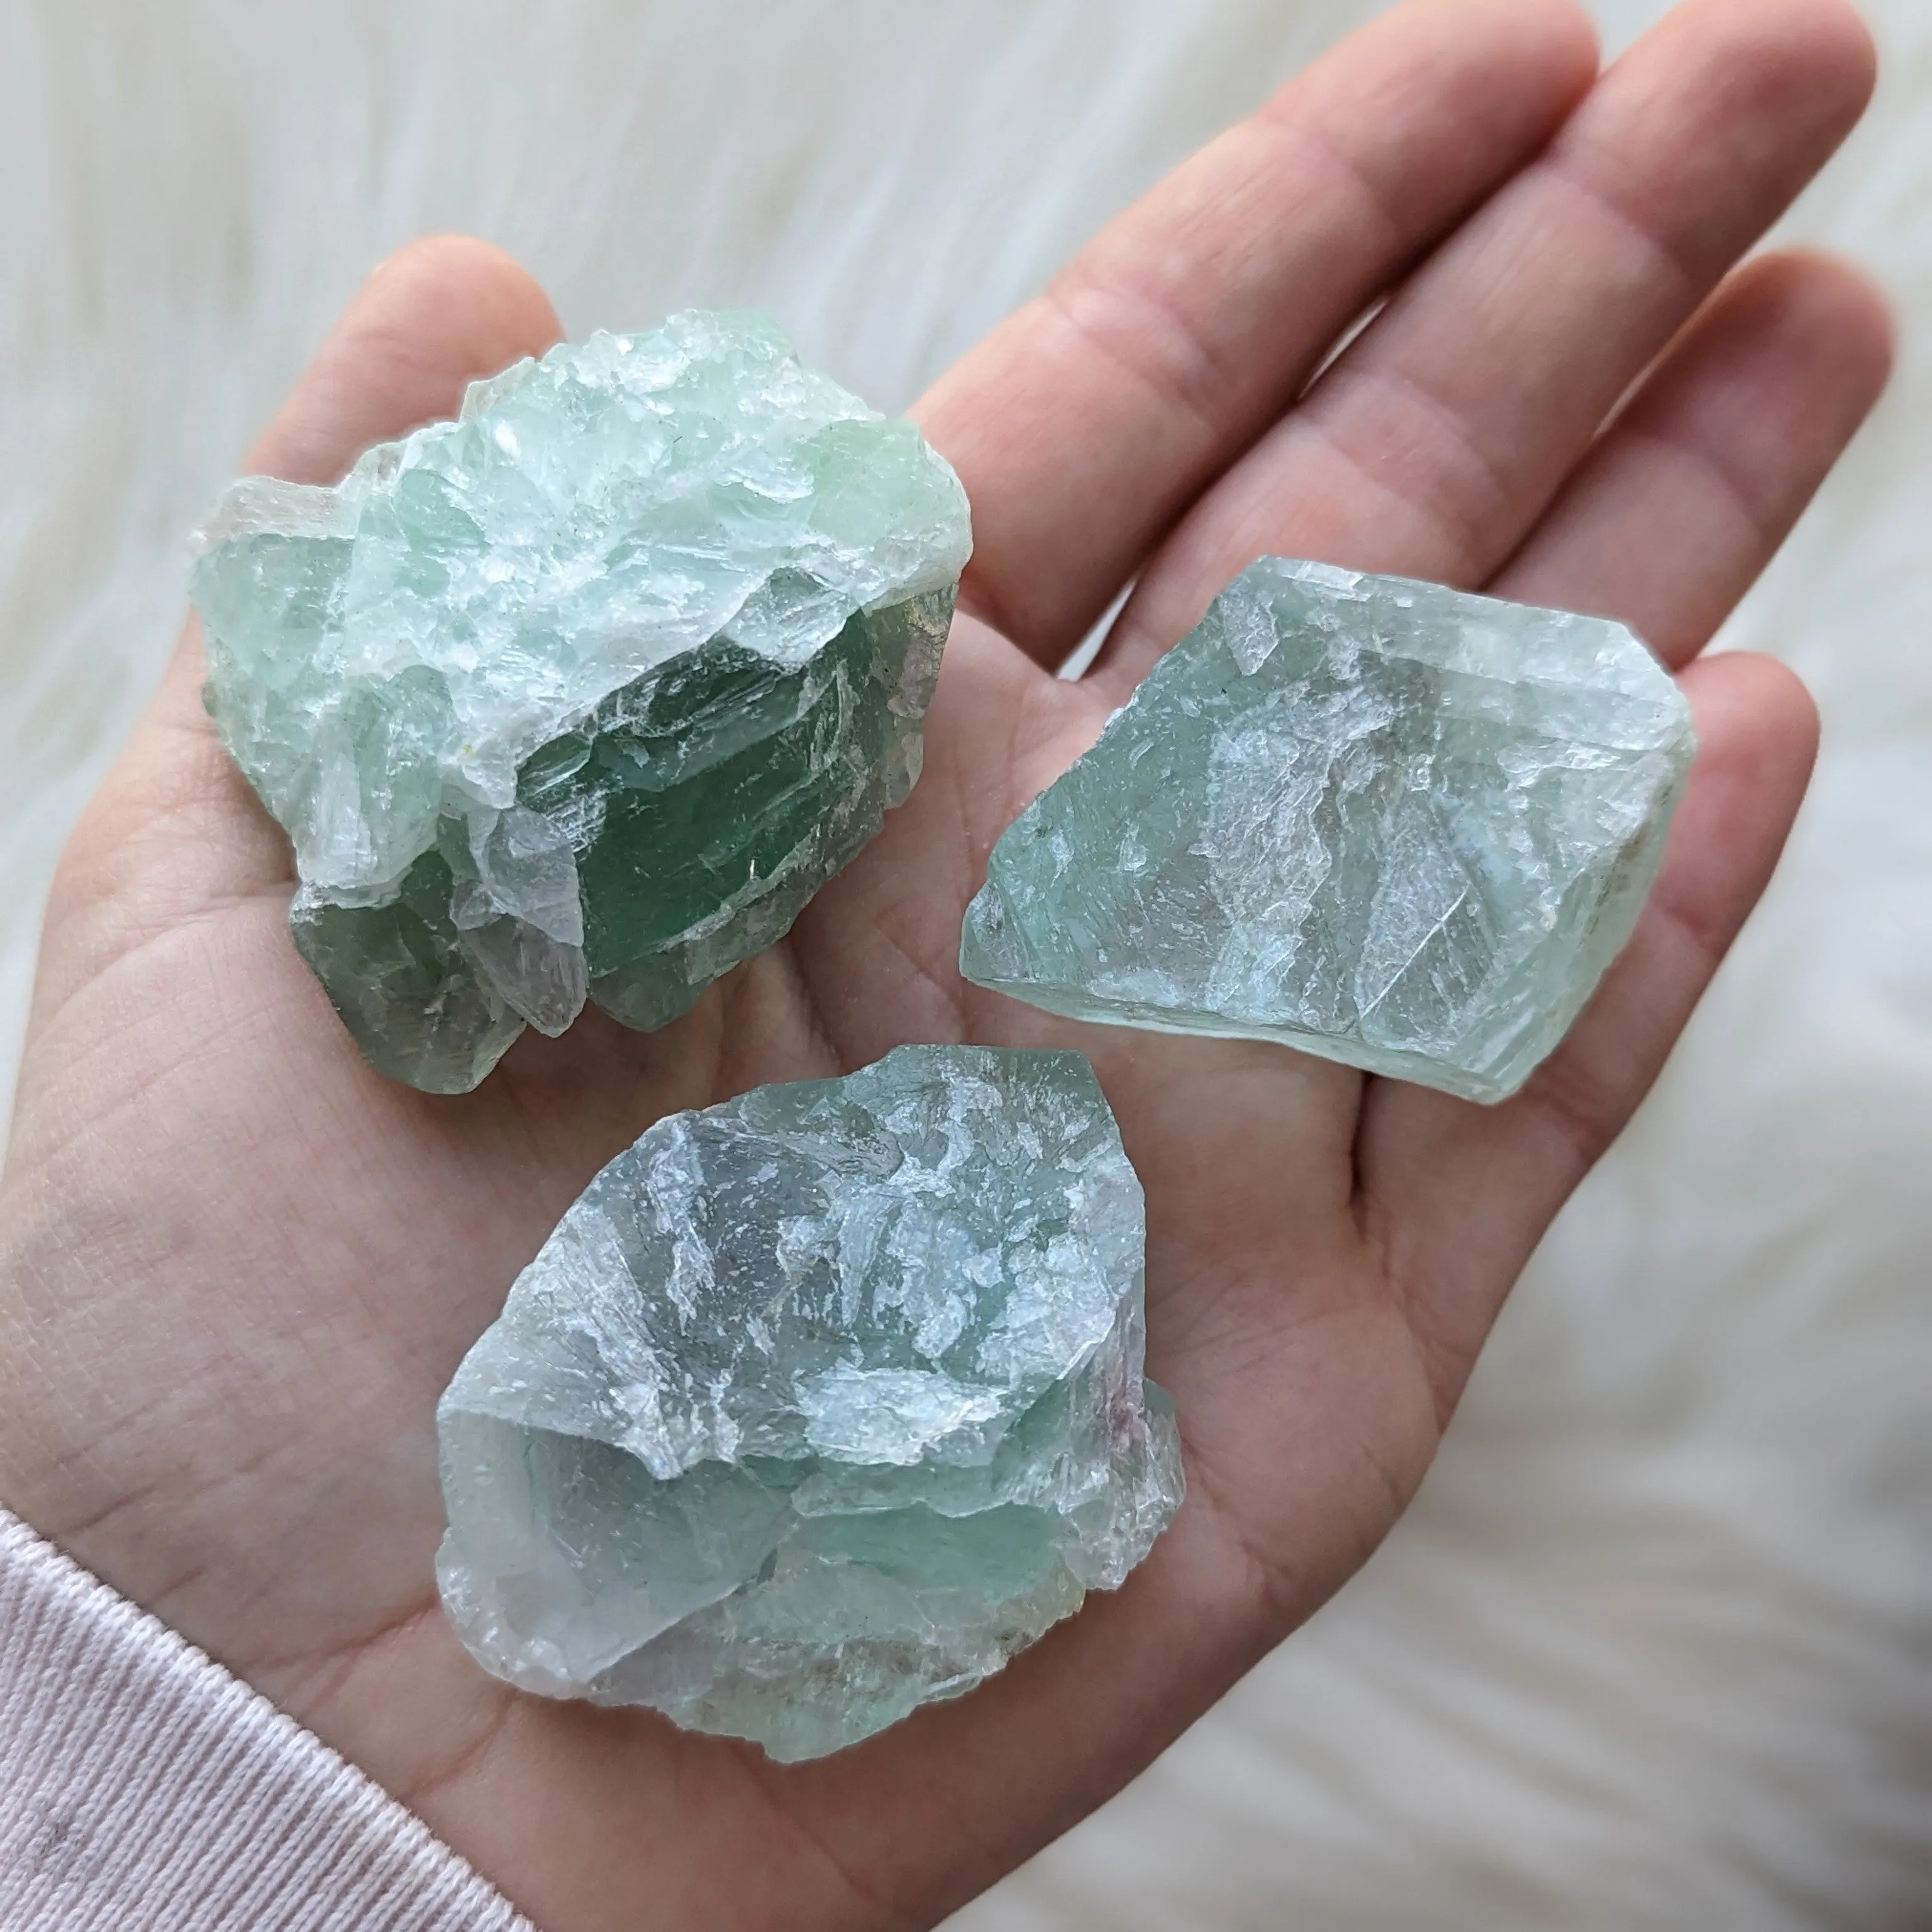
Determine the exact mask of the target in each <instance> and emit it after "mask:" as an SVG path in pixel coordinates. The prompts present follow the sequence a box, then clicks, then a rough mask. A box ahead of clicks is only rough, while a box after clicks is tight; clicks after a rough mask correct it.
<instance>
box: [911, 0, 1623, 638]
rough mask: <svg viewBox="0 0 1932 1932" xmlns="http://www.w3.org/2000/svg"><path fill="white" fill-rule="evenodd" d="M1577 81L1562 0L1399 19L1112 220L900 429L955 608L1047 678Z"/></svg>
mask: <svg viewBox="0 0 1932 1932" xmlns="http://www.w3.org/2000/svg"><path fill="white" fill-rule="evenodd" d="M1595 69H1596V49H1595V40H1594V38H1593V36H1592V31H1591V29H1590V28H1589V23H1588V22H1587V20H1586V18H1585V17H1584V16H1583V13H1582V12H1581V10H1580V9H1579V8H1578V7H1577V6H1576V5H1574V4H1573V0H1411V4H1410V5H1406V6H1404V7H1400V8H1399V9H1397V10H1396V11H1395V12H1394V13H1392V14H1391V15H1390V16H1389V17H1387V18H1386V19H1385V20H1382V21H1380V22H1379V23H1377V24H1376V25H1375V26H1372V27H1370V28H1368V29H1367V30H1366V31H1364V32H1362V33H1361V34H1357V35H1355V37H1353V38H1352V39H1351V40H1348V41H1347V42H1346V43H1344V44H1343V46H1341V47H1340V49H1337V51H1336V52H1334V53H1332V54H1331V55H1329V56H1328V58H1326V59H1325V60H1323V61H1322V62H1319V63H1318V64H1317V65H1316V66H1315V67H1313V68H1311V69H1310V70H1309V71H1308V72H1307V73H1306V74H1304V75H1302V76H1301V77H1300V78H1299V79H1298V80H1295V81H1294V82H1293V83H1291V84H1290V85H1289V86H1288V87H1286V88H1285V89H1283V91H1282V92H1280V94H1279V95H1277V96H1276V98H1274V101H1271V103H1270V104H1268V107H1265V108H1264V109H1263V110H1262V112H1261V113H1259V114H1258V115H1256V116H1255V117H1254V118H1253V119H1252V120H1250V121H1247V122H1245V123H1244V124H1242V125H1241V126H1240V127H1236V128H1235V129H1234V130H1232V131H1231V132H1230V133H1227V134H1226V135H1223V136H1222V137H1221V139H1219V140H1218V141H1216V142H1214V144H1213V145H1211V146H1210V147H1208V148H1206V149H1205V150H1204V151H1202V153H1201V154H1198V155H1197V156H1196V157H1195V158H1194V159H1193V160H1192V161H1190V162H1189V163H1187V165H1186V166H1184V167H1183V168H1181V169H1180V170H1179V171H1178V172H1177V173H1175V175H1172V177H1170V178H1169V180H1168V181H1166V182H1165V183H1164V184H1163V185H1162V186H1161V187H1159V188H1157V189H1156V190H1154V193H1152V194H1151V195H1149V196H1148V197H1147V198H1146V199H1145V200H1144V201H1142V202H1141V203H1140V204H1139V205H1138V206H1136V207H1135V208H1133V209H1131V210H1130V211H1129V212H1128V213H1127V214H1125V215H1124V216H1123V217H1121V219H1120V220H1118V221H1117V222H1115V223H1114V224H1113V226H1112V227H1110V228H1109V229H1107V230H1106V233H1103V235H1102V236H1100V238H1099V239H1098V240H1097V241H1096V242H1094V243H1093V244H1092V245H1091V246H1090V247H1089V248H1088V249H1087V250H1086V251H1085V252H1084V253H1083V254H1082V255H1081V256H1080V257H1079V259H1078V260H1076V262H1075V263H1073V266H1072V267H1071V268H1070V269H1068V270H1067V272H1066V273H1065V274H1064V275H1062V276H1061V277H1060V278H1059V279H1058V281H1056V282H1055V284H1054V285H1053V287H1052V289H1051V290H1049V292H1048V293H1047V294H1046V296H1043V298H1042V299H1040V300H1039V301H1037V302H1034V303H1033V304H1032V305H1030V306H1029V307H1028V308H1025V309H1024V310H1022V311H1021V312H1020V313H1019V314H1018V315H1016V316H1015V317H1013V319H1012V320H1010V322H1008V323H1007V324H1006V325H1005V326H1004V327H1003V328H1001V329H998V331H996V332H995V333H994V334H993V335H992V336H990V337H989V338H988V339H987V340H986V342H984V343H983V344H981V345H980V347H979V348H978V349H977V350H974V352H973V353H971V354H970V355H969V356H967V357H966V359H965V361H963V362H962V363H961V364H960V365H959V366H958V368H956V369H955V370H954V371H953V373H952V374H950V376H948V377H947V378H945V379H944V380H943V381H942V382H941V383H939V384H938V386H937V387H936V388H935V389H933V390H932V392H931V393H930V394H929V395H928V396H927V397H926V398H925V399H924V401H922V403H921V404H919V408H918V410H917V411H916V414H917V416H918V417H919V421H920V422H921V424H922V427H923V428H924V429H925V431H926V434H927V435H928V436H929V437H931V438H932V441H933V442H934V443H935V445H936V446H938V448H939V449H941V451H942V452H944V454H945V455H947V458H949V459H950V460H951V461H952V463H953V465H954V466H955V467H956V469H958V470H959V473H960V475H961V477H962V478H963V480H964V481H965V485H966V488H967V491H968V495H969V496H971V499H972V502H973V520H974V538H975V541H976V544H977V548H976V551H975V554H974V560H973V564H972V567H971V570H970V571H969V572H968V577H967V580H966V582H965V586H963V592H962V595H963V597H964V598H965V603H966V605H967V607H968V608H969V609H971V610H974V612H975V613H977V614H978V615H980V616H983V617H986V618H987V619H989V621H991V622H993V623H995V625H997V626H998V628H1001V630H1003V631H1004V632H1005V633H1006V634H1007V636H1009V637H1011V638H1012V639H1013V640H1014V641H1015V642H1016V643H1019V644H1020V645H1022V646H1023V647H1024V648H1025V649H1026V650H1028V652H1031V654H1032V655H1033V656H1034V657H1035V658H1037V660H1038V661H1040V662H1041V663H1043V664H1047V665H1049V666H1052V665H1055V664H1058V663H1059V661H1061V659H1062V658H1064V656H1065V655H1066V654H1067V652H1069V651H1070V649H1072V648H1073V646H1074V645H1075V644H1076V643H1077V642H1078V641H1079V639H1080V637H1082V635H1083V634H1085V631H1086V630H1087V628H1088V626H1089V625H1091V623H1092V622H1094V619H1096V618H1097V616H1099V615H1100V612H1101V611H1102V610H1103V609H1104V608H1105V607H1106V604H1107V603H1108V601H1109V600H1110V599H1111V598H1112V597H1113V596H1114V595H1115V592H1117V591H1118V589H1120V586H1121V585H1122V584H1123V583H1125V582H1126V581H1127V579H1128V577H1130V576H1131V575H1132V574H1133V572H1134V571H1136V569H1137V568H1139V565H1140V564H1141V562H1142V559H1143V558H1144V557H1145V556H1146V555H1147V553H1148V550H1150V549H1151V547H1153V545H1154V544H1155V543H1156V542H1157V541H1158V540H1159V539H1160V537H1161V536H1162V535H1163V534H1164V533H1165V532H1166V530H1167V529H1168V528H1169V526H1171V525H1172V523H1173V521H1174V520H1175V517H1177V516H1178V515H1179V514H1180V513H1181V511H1183V510H1184V508H1186V507H1187V505H1188V504H1189V503H1190V502H1191V501H1192V500H1193V498H1194V497H1195V496H1196V495H1197V494H1198V493H1199V492H1200V490H1202V488H1203V487H1205V485H1206V484H1208V482H1209V481H1211V478H1214V476H1215V475H1217V474H1219V473H1220V471H1221V470H1222V469H1223V468H1225V467H1226V465H1227V464H1228V463H1230V462H1231V461H1232V460H1234V458H1236V457H1237V456H1238V455H1239V454H1240V453H1241V451H1242V450H1244V449H1246V448H1247V446H1249V444H1250V443H1252V442H1253V440H1254V439H1255V437H1256V436H1257V435H1258V434H1260V433H1261V431H1262V430H1263V429H1264V428H1265V427H1266V426H1267V425H1268V423H1270V422H1272V421H1273V420H1274V419H1275V418H1276V417H1277V416H1278V415H1279V414H1280V412H1281V410H1283V408H1285V407H1286V406H1287V404H1289V402H1291V401H1292V400H1293V398H1294V397H1295V395H1297V394H1298V392H1299V391H1300V389H1301V386H1302V385H1303V384H1304V382H1305V381H1306V380H1307V377H1308V376H1309V374H1310V372H1311V371H1313V368H1315V366H1316V364H1317V362H1319V359H1320V358H1321V357H1322V356H1323V355H1324V354H1325V353H1326V352H1327V350H1328V347H1329V346H1330V345H1331V344H1332V343H1333V342H1334V340H1335V338H1336V337H1337V335H1339V334H1340V332H1342V331H1343V329H1346V327H1347V326H1349V323H1351V322H1352V320H1354V319H1355V317H1357V316H1358V315H1359V314H1361V312H1362V311H1363V310H1364V308H1366V307H1367V305H1369V304H1370V302H1373V300H1374V299H1376V297H1377V296H1379V295H1380V294H1382V293H1383V292H1384V291H1385V290H1386V289H1387V288H1388V287H1389V286H1390V284H1391V283H1392V282H1393V281H1394V280H1395V278H1397V276H1398V275H1400V273H1402V272H1403V271H1404V270H1405V269H1406V268H1407V266H1409V263H1411V262H1412V260H1414V259H1415V257H1417V256H1418V255H1419V254H1421V252H1422V251H1424V250H1425V249H1426V248H1428V247H1429V246H1430V245H1433V243H1434V242H1436V240H1438V239H1439V238H1440V237H1441V236H1442V235H1443V234H1444V233H1446V232H1447V231H1448V229H1450V228H1451V227H1452V226H1454V224H1455V223H1456V222H1457V221H1458V220H1460V219H1461V218H1462V217H1463V215H1464V214H1466V212H1467V211H1469V209H1470V208H1472V207H1474V206H1475V205H1478V203H1479V202H1481V199H1482V198H1483V196H1484V195H1486V194H1487V193H1489V192H1490V190H1492V189H1493V187H1495V186H1496V184H1497V183H1498V182H1499V181H1502V180H1504V179H1505V178H1507V177H1508V175H1509V174H1510V173H1511V172H1512V171H1513V170H1514V169H1516V168H1517V167H1519V166H1521V165H1522V163H1523V162H1524V161H1525V160H1527V159H1528V158H1529V157H1530V156H1531V155H1532V154H1534V153H1535V151H1537V150H1538V148H1541V146H1542V145H1543V144H1544V142H1545V141H1546V140H1547V139H1548V138H1549V136H1550V133H1551V132H1552V131H1553V130H1554V129H1555V127H1556V126H1557V125H1558V124H1559V122H1560V121H1561V120H1562V117H1563V115H1565V113H1568V110H1569V109H1570V108H1571V106H1572V105H1573V104H1574V102H1575V101H1576V100H1577V98H1578V97H1579V96H1580V95H1581V94H1582V92H1583V90H1584V89H1586V88H1587V87H1588V86H1589V83H1590V81H1591V79H1592V77H1593V76H1594V74H1595Z"/></svg>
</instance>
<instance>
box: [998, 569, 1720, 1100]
mask: <svg viewBox="0 0 1932 1932" xmlns="http://www.w3.org/2000/svg"><path fill="white" fill-rule="evenodd" d="M1695 750H1696V744H1695V740H1694V737H1693V736H1692V732H1691V718H1690V711H1689V707H1688V705H1687V704H1686V703H1685V700H1684V698H1683V697H1682V694H1680V693H1679V691H1678V689H1677V687H1676V685H1675V684H1674V683H1673V681H1672V680H1671V679H1670V677H1669V676H1667V674H1666V673H1665V672H1664V670H1663V669H1662V668H1661V667H1660V666H1659V665H1658V663H1657V661H1656V660H1655V658H1652V655H1651V654H1650V653H1649V651H1648V650H1646V649H1645V647H1644V646H1643V643H1641V642H1640V640H1638V639H1637V637H1634V636H1633V635H1632V634H1631V632H1630V631H1628V630H1626V629H1625V628H1624V627H1623V626H1622V625H1619V624H1615V623H1611V622H1606V621H1604V619H1599V618H1594V617H1583V616H1572V615H1571V614H1570V613H1567V612H1563V611H1557V610H1540V609H1536V608H1533V607H1529V606H1526V605H1521V604H1508V603H1505V602H1502V601H1498V600H1496V599H1495V598H1484V597H1475V596H1470V595H1466V594H1464V593H1463V592H1458V591H1454V590H1448V589H1444V588H1442V586H1439V585H1434V584H1427V583H1412V582H1409V581H1408V580H1406V579H1403V578H1399V577H1365V576H1359V575H1357V574H1355V573H1354V572H1352V571H1344V570H1337V569H1335V568H1331V567H1330V566H1328V565H1323V564H1315V563H1297V562H1286V561H1284V560H1283V559H1280V558H1274V557H1270V558H1264V559H1262V561H1261V562H1259V563H1256V564H1255V565H1252V566H1251V567H1250V568H1248V569H1247V570H1246V571H1244V572H1243V573H1242V574H1241V576H1240V577H1238V578H1237V579H1236V580H1235V582H1234V583H1232V584H1231V585H1229V587H1228V588H1227V589H1226V590H1225V591H1224V592H1223V593H1222V594H1221V595H1220V597H1219V598H1217V599H1216V600H1215V602H1214V605H1213V607H1211V610H1209V612H1208V615H1207V616H1206V617H1205V619H1203V621H1202V623H1201V624H1200V625H1199V627H1198V628H1196V630H1194V631H1193V632H1191V633H1190V634H1189V635H1188V636H1187V637H1184V639H1183V640H1181V642H1180V643H1178V644H1177V645H1176V646H1175V648H1174V649H1172V651H1171V652H1169V653H1168V655H1166V657H1165V658H1163V659H1162V660H1161V661H1160V663H1159V664H1157V665H1156V667H1154V670H1153V671H1152V672H1151V673H1150V674H1149V676H1148V677H1147V679H1145V682H1143V683H1142V685H1141V686H1140V688H1139V690H1138V691H1136V693H1135V694H1134V697H1133V700H1132V702H1131V703H1129V704H1128V705H1127V707H1126V708H1125V709H1124V710H1122V711H1121V712H1118V713H1117V714H1116V715H1115V717H1114V718H1112V720H1111V721H1109V724H1108V725H1107V727H1106V730H1105V731H1104V732H1103V733H1102V735H1101V737H1100V741H1099V742H1098V743H1097V744H1096V745H1094V748H1092V749H1091V751H1088V753H1087V754H1086V755H1085V757H1082V758H1081V759H1080V760H1079V761H1078V762H1077V763H1076V764H1075V765H1074V766H1073V767H1072V768H1071V769H1070V770H1069V771H1068V772H1066V773H1065V774H1064V775H1063V776H1062V777H1061V778H1060V779H1059V780H1058V781H1057V782H1056V783H1055V784H1053V785H1052V787H1049V789H1048V790H1046V792H1045V793H1043V794H1042V795H1041V796H1040V797H1039V798H1037V799H1035V800H1034V802H1033V803H1032V804H1031V805H1029V806H1028V808H1027V809H1026V810H1025V811H1024V812H1023V813H1022V814H1021V815H1020V817H1019V818H1018V819H1017V820H1016V821H1015V822H1014V823H1013V825H1012V826H1010V828H1009V829H1007V832H1006V833H1005V834H1004V836H1002V838H1001V839H1000V841H999V843H998V845H997V846H996V847H995V849H994V851H993V853H992V859H991V861H990V862H989V865H988V868H987V874H986V885H985V886H984V888H983V889H982V890H981V892H980V893H979V895H978V896H977V898H975V899H974V901H973V903H972V904H971V907H970V908H969V909H968V913H967V916H966V921H965V932H964V935H963V938H962V945H961V949H960V970H961V971H962V973H963V974H965V976H966V977H967V978H968V979H969V980H974V981H977V983H979V984H980V985H982V986H991V987H995V988H997V989H999V990H1000V991H1001V992H1006V993H1010V994H1011V995H1013V997H1014V998H1017V999H1021V1000H1025V1001H1029V1002H1031V1004H1034V1005H1035V1006H1038V1007H1045V1008H1046V1009H1047V1010H1049V1011H1051V1012H1054V1013H1064V1014H1068V1015H1070V1016H1073V1017H1074V1018H1076V1019H1089V1020H1100V1021H1107V1022H1114V1023H1115V1024H1118V1025H1127V1026H1139V1027H1147V1028H1154V1029H1157V1030H1161V1031H1171V1032H1178V1033H1203V1034H1226V1035H1233V1036H1237V1037H1247V1038H1254V1039H1260V1040H1280V1041H1282V1042H1284V1043H1286V1044H1287V1045H1289V1046H1295V1047H1299V1048H1301V1049H1303V1050H1304V1051H1305V1052H1310V1053H1317V1054H1322V1055H1325V1056H1327V1057H1328V1058H1330V1059H1333V1060H1339V1061H1344V1062H1346V1064H1349V1065H1350V1066H1352V1067H1361V1068H1364V1069H1366V1070H1368V1071H1369V1072H1371V1073H1383V1074H1389V1075H1393V1076H1396V1077H1397V1078H1399V1079H1406V1080H1412V1081H1417V1082H1421V1083H1422V1084H1424V1085H1428V1086H1433V1087H1439V1088H1444V1089H1445V1090H1447V1091H1448V1092H1451V1093H1452V1094H1460V1095H1462V1096H1463V1097H1466V1098H1468V1099H1471V1100H1483V1101H1494V1100H1500V1099H1502V1098H1504V1097H1505V1096H1507V1095H1508V1094H1511V1093H1512V1092H1514V1091H1515V1090H1516V1089H1517V1088H1518V1087H1520V1085H1522V1083H1523V1081H1524V1080H1525V1079H1527V1078H1528V1076H1529V1074H1530V1073H1531V1072H1532V1070H1533V1069H1534V1068H1535V1067H1536V1066H1537V1064H1538V1063H1539V1062H1540V1061H1542V1060H1543V1059H1544V1057H1545V1056H1546V1055H1547V1054H1548V1053H1549V1052H1550V1051H1551V1049H1553V1048H1554V1047H1555V1046H1556V1045H1557V1043H1559V1041H1560V1040H1562V1037H1563V1035H1564V1034H1565V1032H1566V1031H1568V1028H1569V1026H1570V1025H1571V1022H1572V1021H1573V1020H1574V1019H1575V1018H1576V1016H1577V1013H1579V1012H1580V1010H1581V1009H1582V1007H1583V1004H1584V1002H1585V1001H1586V1000H1587V999H1588V998H1589V995H1590V993H1591V992H1592V989H1594V988H1595V986H1596V984H1597V982H1598V979H1599V978H1600V977H1601V975H1602V974H1603V972H1604V968H1606V967H1607V965H1609V964H1610V961H1611V960H1612V959H1613V958H1614V957H1615V956H1616V953H1617V952H1618V951H1619V950H1620V949H1621V947H1622V945H1623V944H1624V942H1625V940H1626V939H1628V938H1629V936H1630V933H1631V928H1632V926H1634V923H1635V922H1636V919H1637V914H1638V913H1639V912H1640V910H1641V909H1642V907H1643V901H1644V898H1645V895H1646V893H1647V892H1648V891H1649V886H1650V884H1651V882H1652V879H1653V878H1654V877H1655V874H1656V871H1657V867H1658V860H1659V858H1660V856H1661V852H1662V849H1663V844H1664V832H1665V830H1666V828H1667V826H1668V825H1669V823H1670V817H1671V814H1672V812H1673V810H1674V809H1675V808H1676V802H1677V799H1678V797H1679V793H1681V791H1682V787H1683V784H1684V781H1685V776H1686V774H1687V773H1688V770H1689V769H1690V765H1691V758H1692V756H1693V755H1694V751H1695Z"/></svg>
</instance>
